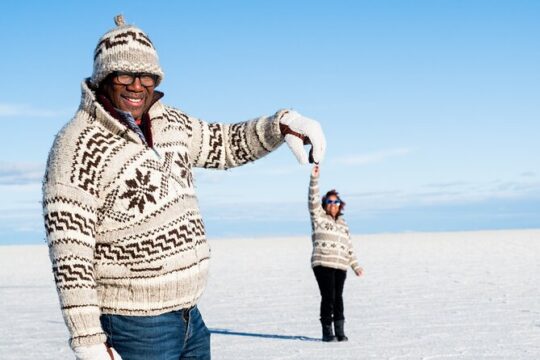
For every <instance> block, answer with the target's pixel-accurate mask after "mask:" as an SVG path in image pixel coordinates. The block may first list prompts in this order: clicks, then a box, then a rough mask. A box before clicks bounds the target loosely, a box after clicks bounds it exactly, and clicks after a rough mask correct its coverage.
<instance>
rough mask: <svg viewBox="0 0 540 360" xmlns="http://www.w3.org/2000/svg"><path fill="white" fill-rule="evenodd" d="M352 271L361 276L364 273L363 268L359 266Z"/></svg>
mask: <svg viewBox="0 0 540 360" xmlns="http://www.w3.org/2000/svg"><path fill="white" fill-rule="evenodd" d="M354 273H355V274H356V276H362V275H364V269H362V268H361V267H359V268H358V269H356V270H354Z"/></svg>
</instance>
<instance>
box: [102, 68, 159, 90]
mask: <svg viewBox="0 0 540 360" xmlns="http://www.w3.org/2000/svg"><path fill="white" fill-rule="evenodd" d="M122 75H124V76H129V77H130V79H131V82H129V83H124V82H121V81H119V76H122ZM143 77H147V78H149V79H152V84H151V85H145V84H144V83H143ZM136 78H139V81H140V83H141V85H142V86H144V87H156V86H157V85H158V84H159V76H157V75H155V74H151V73H147V72H137V73H131V72H127V71H114V72H112V73H111V79H112V81H113V82H114V83H115V84H117V85H124V86H129V85H132V84H133V83H134V82H135V79H136Z"/></svg>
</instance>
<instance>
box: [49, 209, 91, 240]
mask: <svg viewBox="0 0 540 360" xmlns="http://www.w3.org/2000/svg"><path fill="white" fill-rule="evenodd" d="M95 225H96V224H95V222H94V221H93V220H92V219H89V218H88V217H86V216H82V215H80V214H77V213H73V212H70V211H49V212H48V213H47V214H46V215H45V231H46V232H47V235H48V236H50V235H51V234H53V233H55V232H60V231H68V230H73V231H77V232H79V233H81V234H83V235H86V236H90V237H93V236H94V235H95V234H94V229H95Z"/></svg>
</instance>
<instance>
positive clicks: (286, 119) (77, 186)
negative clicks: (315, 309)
mask: <svg viewBox="0 0 540 360" xmlns="http://www.w3.org/2000/svg"><path fill="white" fill-rule="evenodd" d="M115 20H116V24H117V27H116V28H115V29H113V30H111V31H109V32H107V33H106V34H105V35H103V37H102V38H101V39H100V41H99V42H98V45H97V47H96V49H95V52H94V70H93V74H92V76H91V77H90V78H89V79H86V80H85V81H83V83H82V99H81V104H80V107H79V109H78V111H77V112H76V114H75V116H74V118H73V119H72V120H71V121H70V122H69V123H68V124H67V125H66V126H65V127H64V128H63V129H62V130H61V131H60V132H59V134H58V135H57V137H56V139H55V141H54V144H53V146H52V149H51V151H50V154H49V159H48V163H47V171H46V173H45V177H44V181H43V212H44V220H45V228H46V232H47V238H48V243H49V249H50V258H51V262H52V268H53V273H54V277H55V281H56V285H57V290H58V294H59V298H60V305H61V309H62V313H63V316H64V320H65V322H66V325H67V327H68V329H69V333H70V345H71V347H72V348H73V350H74V352H75V355H76V357H77V359H81V360H105V359H107V360H109V359H115V360H116V359H121V358H123V359H124V360H132V359H179V358H190V359H209V358H210V335H209V332H208V329H207V328H206V326H205V325H204V322H203V320H202V317H201V315H200V313H199V311H198V310H197V307H196V304H197V301H198V300H199V297H200V296H201V294H202V293H203V291H204V288H205V284H206V279H207V273H208V261H209V256H210V250H209V246H208V243H207V240H206V237H205V230H204V226H203V222H202V219H201V215H200V212H199V209H198V205H197V198H196V195H195V189H194V185H193V176H192V170H191V169H192V167H204V168H214V169H227V168H230V167H235V166H240V165H243V164H245V163H247V162H250V161H254V160H256V159H258V158H261V157H262V156H264V155H266V154H267V153H269V152H271V151H272V150H274V149H276V148H277V147H278V146H280V145H281V144H282V143H283V142H284V141H286V142H287V143H288V145H289V146H290V147H291V149H292V151H293V153H294V154H295V156H296V157H297V158H298V160H299V161H300V162H301V163H307V155H306V153H305V152H304V149H303V144H304V143H311V144H312V149H313V153H312V157H313V161H315V162H319V161H320V160H321V159H322V157H323V155H324V150H325V141H324V135H323V134H322V131H321V129H320V126H319V124H318V123H317V122H315V121H313V120H310V119H308V118H305V117H303V116H301V115H300V114H298V113H297V112H295V111H292V110H281V111H278V112H277V113H276V114H274V115H272V116H268V117H261V118H258V119H255V120H251V121H247V122H243V123H237V124H219V123H206V122H203V121H201V120H199V119H196V118H194V117H191V116H189V115H187V114H185V113H184V112H182V111H181V110H178V109H175V108H172V107H169V106H167V105H164V104H163V103H162V102H161V100H160V99H161V98H162V97H163V93H161V92H159V91H156V90H155V87H157V86H158V85H159V84H160V82H161V81H162V80H163V76H164V74H163V71H162V69H161V67H160V65H159V60H158V56H157V53H156V51H155V48H154V45H153V44H152V42H151V41H150V39H149V38H148V36H147V35H146V34H145V33H144V32H143V31H142V30H141V29H139V28H137V27H135V26H132V25H126V24H124V22H123V19H122V18H121V17H117V18H116V19H115Z"/></svg>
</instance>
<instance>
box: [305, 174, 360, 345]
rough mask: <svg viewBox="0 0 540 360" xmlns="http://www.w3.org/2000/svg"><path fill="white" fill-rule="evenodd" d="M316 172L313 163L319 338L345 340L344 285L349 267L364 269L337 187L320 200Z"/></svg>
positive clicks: (311, 200) (311, 197)
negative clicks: (357, 253)
mask: <svg viewBox="0 0 540 360" xmlns="http://www.w3.org/2000/svg"><path fill="white" fill-rule="evenodd" d="M319 173H320V171H319V166H318V165H315V166H314V167H313V170H312V171H311V179H310V184H309V213H310V216H311V229H312V234H311V239H312V242H313V253H312V256H311V267H312V268H313V272H314V274H315V278H316V279H317V283H318V285H319V290H320V293H321V309H320V317H321V319H320V320H321V325H322V333H323V336H322V341H347V340H348V338H347V336H345V331H344V323H345V317H344V314H343V286H344V284H345V278H346V276H347V269H348V267H349V266H350V267H351V268H352V269H353V271H354V272H355V274H356V275H357V276H361V275H362V273H363V269H362V268H361V267H360V266H359V265H358V261H357V260H356V255H355V253H354V249H353V246H352V241H351V237H350V234H349V227H348V226H347V223H346V222H345V220H344V219H343V209H344V207H345V203H344V202H343V201H342V200H341V198H340V197H339V194H338V192H337V191H336V190H330V191H328V192H327V193H326V195H325V196H323V198H322V202H321V198H320V194H319ZM332 324H333V325H334V329H335V335H334V329H333V328H332Z"/></svg>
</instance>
